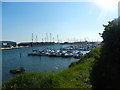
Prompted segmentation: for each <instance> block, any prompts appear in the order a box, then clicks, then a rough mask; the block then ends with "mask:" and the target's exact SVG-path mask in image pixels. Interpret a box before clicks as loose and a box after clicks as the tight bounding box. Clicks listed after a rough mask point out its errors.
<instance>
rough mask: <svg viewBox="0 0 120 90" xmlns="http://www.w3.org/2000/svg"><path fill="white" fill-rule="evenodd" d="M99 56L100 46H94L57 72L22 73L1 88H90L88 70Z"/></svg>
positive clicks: (89, 70)
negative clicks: (66, 67) (67, 66)
mask: <svg viewBox="0 0 120 90" xmlns="http://www.w3.org/2000/svg"><path fill="white" fill-rule="evenodd" d="M99 56H100V48H96V49H94V50H91V52H89V53H88V54H86V55H85V56H83V57H82V58H81V59H80V60H79V61H77V62H74V63H72V64H71V65H70V67H69V68H68V69H65V70H63V71H61V72H59V73H56V74H53V73H47V74H42V73H36V72H34V73H24V74H21V75H18V76H16V77H14V78H12V79H10V80H8V81H6V82H5V83H3V85H2V86H3V87H2V88H3V89H8V88H12V89H16V88H26V89H29V88H92V85H91V82H90V72H91V70H92V66H93V65H94V63H95V62H96V60H97V59H98V58H99Z"/></svg>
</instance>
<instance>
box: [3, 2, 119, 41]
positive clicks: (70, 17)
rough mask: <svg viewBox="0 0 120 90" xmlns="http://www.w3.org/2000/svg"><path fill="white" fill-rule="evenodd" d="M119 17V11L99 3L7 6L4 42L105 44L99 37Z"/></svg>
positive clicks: (4, 5) (16, 3)
mask: <svg viewBox="0 0 120 90" xmlns="http://www.w3.org/2000/svg"><path fill="white" fill-rule="evenodd" d="M117 17H118V8H117V7H103V5H100V4H98V3H95V2H3V3H2V39H3V40H7V41H16V42H28V41H32V33H33V38H34V39H33V40H34V41H36V36H37V41H42V38H43V40H45V38H46V33H47V34H48V41H50V33H51V37H54V41H57V35H58V36H59V40H61V41H68V40H69V41H74V40H75V41H80V40H81V41H84V40H88V41H102V38H101V37H100V35H99V33H102V32H103V30H104V27H103V24H107V22H108V21H111V20H113V19H115V18H117Z"/></svg>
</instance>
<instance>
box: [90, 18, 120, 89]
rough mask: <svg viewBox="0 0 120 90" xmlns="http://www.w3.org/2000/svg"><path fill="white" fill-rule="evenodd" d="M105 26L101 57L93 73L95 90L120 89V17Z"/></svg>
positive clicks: (92, 78)
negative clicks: (98, 89) (103, 89)
mask: <svg viewBox="0 0 120 90" xmlns="http://www.w3.org/2000/svg"><path fill="white" fill-rule="evenodd" d="M103 26H104V27H105V28H104V31H103V33H102V35H101V36H102V38H103V46H102V49H101V56H100V59H99V60H98V61H97V62H96V64H95V65H94V68H93V71H92V73H91V76H92V77H91V80H92V84H93V89H96V88H120V87H119V77H120V75H119V73H120V70H119V66H120V17H119V18H118V19H115V20H113V21H109V22H108V25H103Z"/></svg>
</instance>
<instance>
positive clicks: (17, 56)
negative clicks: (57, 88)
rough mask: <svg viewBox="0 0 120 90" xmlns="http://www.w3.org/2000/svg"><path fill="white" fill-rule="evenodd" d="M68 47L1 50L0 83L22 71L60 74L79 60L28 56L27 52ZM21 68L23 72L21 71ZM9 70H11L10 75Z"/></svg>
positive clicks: (51, 46)
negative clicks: (0, 77)
mask: <svg viewBox="0 0 120 90" xmlns="http://www.w3.org/2000/svg"><path fill="white" fill-rule="evenodd" d="M68 46H70V45H69V44H66V45H61V44H56V45H48V46H38V47H25V48H17V49H8V50H6V49H5V50H2V81H3V82H4V81H6V80H8V79H10V78H12V77H15V76H16V75H18V74H20V73H21V71H24V70H25V72H40V73H47V72H60V71H62V70H64V69H66V68H68V67H69V65H70V64H71V63H72V62H75V61H78V60H79V59H75V58H62V57H59V58H58V57H48V56H28V52H31V51H32V50H33V49H35V50H40V51H42V50H44V49H47V48H49V49H51V50H52V49H55V50H58V49H60V48H65V47H68ZM22 67H23V68H24V70H22V69H21V68H22ZM10 70H12V73H11V71H10Z"/></svg>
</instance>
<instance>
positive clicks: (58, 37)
mask: <svg viewBox="0 0 120 90" xmlns="http://www.w3.org/2000/svg"><path fill="white" fill-rule="evenodd" d="M57 41H58V43H59V36H58V34H57Z"/></svg>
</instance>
